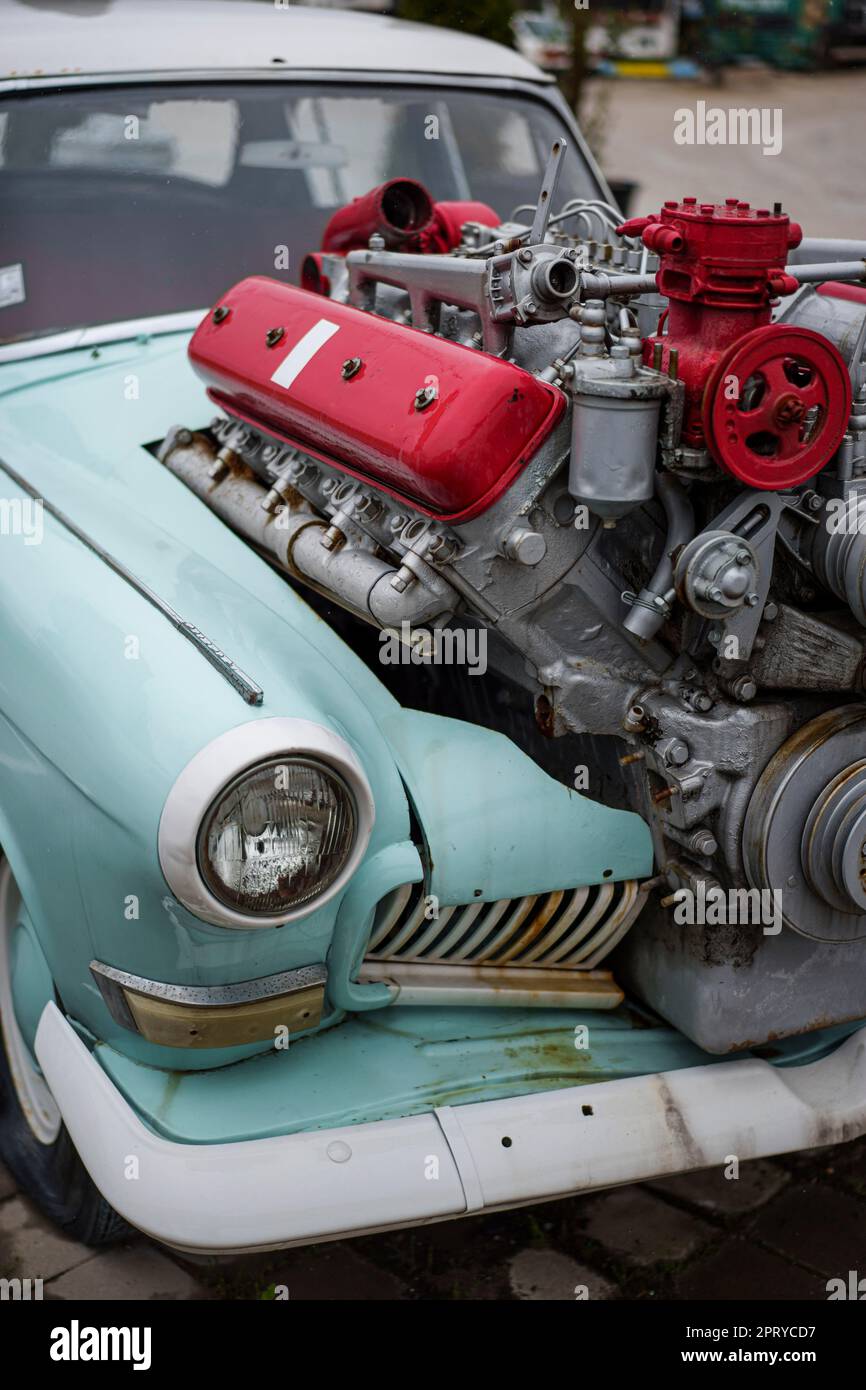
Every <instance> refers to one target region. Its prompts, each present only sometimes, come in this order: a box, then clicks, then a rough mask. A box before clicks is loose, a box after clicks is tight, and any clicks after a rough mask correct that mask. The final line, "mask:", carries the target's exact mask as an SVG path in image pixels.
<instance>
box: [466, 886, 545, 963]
mask: <svg viewBox="0 0 866 1390" xmlns="http://www.w3.org/2000/svg"><path fill="white" fill-rule="evenodd" d="M537 902H538V899H537V898H535V897H532V898H519V899H518V902H517V906H516V907H515V909H514V911H513V912H512V913H511V915H510V916H509V917H508V918H507V919H506V922H505V926H504V927H500V929H499V931H498V932H497V933H496V935H495V936H494V938H493V940H492V941H491V942H489V943H488V944H486V945H485V946H484V947H483V949H482V950H481V952H480V954H479V955H478V963H479V965H483V964H484V963H485V962H486V961H492V960H493V958H494V956H495V955H496V952H497V951H498V950H499V947H500V946H501V945H502V943H503V941H507V940H508V938H509V937H510V935H511V933H512V932H513V931H516V930H517V928H518V927H522V926H523V923H524V922H525V921H526V919H527V917H528V916H529V914H530V912H531V911H532V909H533V908H534V906H535V904H536V903H537Z"/></svg>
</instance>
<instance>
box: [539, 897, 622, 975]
mask: <svg viewBox="0 0 866 1390" xmlns="http://www.w3.org/2000/svg"><path fill="white" fill-rule="evenodd" d="M613 891H614V890H613V884H612V883H604V884H602V885H601V886H600V887H599V890H598V896H597V898H596V900H595V902H594V903H593V905H592V907H591V908H590V909H589V912H588V913H587V914H586V916H585V917H584V918H582V920H581V921H580V922H579V923H578V924H577V926H576V927H575V928H574V930H573V931H571V932H569V934H568V936H567V937H566V938H565V940H564V941H561V942H560V943H559V945H558V946H557V947H556V948H555V949H554V950H553V951H551V953H550V955H549V956H548V957H547V959H546V960H545V962H544V963H545V965H556V964H559V963H560V962H562V961H563V957H564V956H567V955H569V954H570V953H571V952H572V951H573V950H574V948H575V947H576V946H577V945H578V944H579V943H580V942H581V941H584V940H585V939H586V937H587V936H589V933H590V932H591V931H592V929H593V927H595V926H597V925H598V923H599V922H600V921H601V919H602V917H603V916H604V914H605V912H606V911H607V908H608V904H609V903H610V900H611V898H612V897H613Z"/></svg>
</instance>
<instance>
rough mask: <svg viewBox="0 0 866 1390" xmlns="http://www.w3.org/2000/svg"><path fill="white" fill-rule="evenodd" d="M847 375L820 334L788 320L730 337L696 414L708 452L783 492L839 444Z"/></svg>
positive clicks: (755, 482)
mask: <svg viewBox="0 0 866 1390" xmlns="http://www.w3.org/2000/svg"><path fill="white" fill-rule="evenodd" d="M850 414H851V378H850V377H849V375H848V369H847V367H846V366H845V363H844V361H843V359H842V357H841V355H840V354H839V352H838V351H837V350H836V348H835V347H834V346H833V344H832V343H830V342H828V341H827V339H826V338H823V337H821V335H820V334H819V333H813V332H812V331H811V329H808V328H793V327H788V326H787V325H786V324H767V325H765V326H764V327H762V328H755V329H753V330H752V331H751V332H750V333H746V334H745V335H744V336H743V337H742V338H739V339H738V340H737V341H736V342H734V343H732V344H731V345H730V347H729V348H728V349H727V350H726V351H725V352H724V353H723V354H722V356H721V357H720V358H719V360H718V362H717V364H716V366H715V369H714V370H713V373H712V375H711V376H710V378H709V380H708V381H707V385H706V389H705V391H704V396H703V402H702V406H701V418H702V421H703V426H704V433H705V435H706V440H707V444H708V446H709V450H710V453H711V454H712V455H713V457H714V458H715V459H716V461H717V462H718V463H720V464H722V466H723V467H724V468H726V469H727V470H728V472H729V473H733V474H734V477H736V478H739V479H740V481H741V482H743V483H745V484H746V485H747V487H754V488H763V489H764V490H766V491H774V492H775V491H784V490H785V489H786V488H791V487H796V486H797V485H798V484H799V483H804V482H805V481H806V480H807V478H812V477H814V476H815V474H816V473H817V472H819V470H820V469H822V468H823V467H824V465H825V464H826V463H828V462H829V461H830V459H831V458H832V456H833V454H834V453H835V452H836V450H837V449H838V447H839V444H840V442H841V439H842V435H843V434H844V432H845V429H846V427H847V424H848V417H849V415H850Z"/></svg>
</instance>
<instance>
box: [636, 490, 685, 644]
mask: <svg viewBox="0 0 866 1390" xmlns="http://www.w3.org/2000/svg"><path fill="white" fill-rule="evenodd" d="M656 495H657V496H658V498H659V501H660V502H661V504H662V506H663V507H664V509H665V515H666V516H667V522H668V530H667V535H666V537H665V543H664V549H663V550H662V553H661V557H660V559H659V562H658V564H657V565H656V568H655V572H654V574H653V576H652V579H651V580H650V581H649V583H648V584H647V586H646V588H645V589H642V590H641V592H640V593H639V594H638V595H637V598H636V599H635V600H634V603H633V605H632V608H631V611H630V612H629V615H628V617H627V618H626V620H625V622H624V624H623V626H624V627H625V629H626V631H628V632H630V633H632V634H633V636H635V637H640V638H641V639H642V640H643V641H645V642H646V641H648V640H649V639H650V638H651V637H654V636H655V635H656V633H657V632H658V630H659V628H660V627H661V625H662V623H663V622H664V621H665V619H666V618H667V617H669V616H670V599H671V595H672V593H673V587H674V567H673V561H672V560H671V553H672V552H673V551H674V550H676V549H677V548H678V547H679V546H681V545H685V544H686V542H687V541H690V540H691V539H692V537H693V536H694V534H695V514H694V510H693V508H692V504H691V502H690V501H689V499H688V495H687V493H686V491H685V489H684V487H683V485H682V483H680V482H679V481H678V480H677V479H676V478H674V477H672V476H671V474H670V473H658V474H657V475H656Z"/></svg>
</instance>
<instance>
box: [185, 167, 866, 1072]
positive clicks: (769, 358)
mask: <svg viewBox="0 0 866 1390" xmlns="http://www.w3.org/2000/svg"><path fill="white" fill-rule="evenodd" d="M561 157H562V144H561V142H560V143H559V144H558V145H557V146H554V150H553V153H552V156H551V161H550V165H549V167H548V170H547V173H546V175H545V182H544V187H543V189H542V195H541V197H540V198H539V202H538V208H537V210H536V212H535V216H534V220H533V224H532V226H531V227H530V226H527V225H525V223H522V222H518V221H510V222H509V221H506V222H502V221H500V220H499V218H498V216H497V214H496V213H494V212H493V210H492V209H489V208H486V207H485V206H484V205H479V204H471V205H466V206H461V205H456V204H439V205H436V204H434V203H433V201H432V200H431V199H430V198H429V196H428V195H427V194H426V193H425V192H424V190H423V189H420V188H419V186H418V185H414V184H412V182H411V181H410V180H402V181H392V184H391V185H386V186H384V187H383V189H380V190H374V191H373V192H372V193H371V194H370V195H368V196H367V197H366V198H365V199H360V200H357V201H356V203H354V204H352V205H350V207H349V208H347V209H344V210H342V211H341V212H340V213H338V214H336V215H335V218H334V219H332V225H331V226H330V227H329V229H328V230H327V231H326V234H325V238H324V241H323V248H322V249H321V250H320V251H318V252H314V253H311V255H310V256H309V257H308V258H307V263H306V264H305V267H304V273H303V284H304V285H305V286H306V288H302V289H295V288H292V287H287V286H283V285H279V284H276V283H274V282H270V281H267V280H263V279H253V280H246V281H243V282H241V283H240V284H239V285H237V286H235V287H234V288H233V289H232V290H230V291H229V292H228V293H227V294H226V295H225V296H224V297H223V299H222V300H221V301H220V302H219V304H218V305H217V306H215V308H214V310H213V311H212V313H211V314H209V315H208V317H207V318H206V319H205V320H204V321H203V323H202V324H201V325H200V327H199V328H198V330H197V331H196V333H195V335H194V337H193V339H192V343H191V346H190V359H191V362H192V364H193V367H194V368H195V370H196V371H197V372H198V373H199V375H200V376H201V377H202V378H203V380H204V381H205V382H206V384H207V388H208V393H209V395H210V398H211V400H212V401H213V402H214V404H215V405H217V406H218V408H219V410H220V412H221V413H220V415H219V416H218V417H217V418H216V419H215V420H214V421H213V422H212V424H211V425H210V426H209V427H207V428H201V427H199V428H198V430H197V431H193V430H191V429H189V428H178V429H175V430H173V431H172V432H171V434H170V435H169V436H168V437H167V438H166V440H165V441H164V443H163V446H162V448H161V451H160V456H161V458H162V459H163V461H164V462H165V463H166V465H167V466H168V467H170V468H172V469H173V470H174V471H175V472H177V473H178V474H179V476H181V477H182V478H183V479H184V480H185V481H186V482H187V483H188V484H189V485H190V486H191V487H193V488H194V489H195V490H196V491H197V492H199V494H200V495H201V496H202V497H204V498H205V499H206V500H207V502H208V504H209V505H210V506H212V507H213V508H214V510H216V511H217V512H218V513H219V514H220V515H222V516H223V517H224V518H225V519H226V520H227V521H229V523H230V524H231V525H233V526H234V527H235V528H236V529H237V530H238V531H240V532H241V534H243V535H245V536H246V537H247V538H248V539H249V540H250V541H251V542H252V543H254V544H256V545H257V546H258V547H259V548H260V549H262V550H263V551H266V552H268V553H270V554H271V555H274V556H276V558H277V560H278V562H279V563H280V564H281V565H282V566H283V568H284V569H285V570H286V571H287V573H289V574H291V575H293V576H294V577H295V578H296V579H299V580H301V581H302V582H303V583H305V584H308V585H310V586H312V587H313V588H314V589H316V590H318V591H319V592H320V593H323V594H325V595H327V596H329V597H333V598H336V599H337V601H338V602H339V603H340V604H341V605H342V606H343V607H345V608H347V609H349V610H350V611H351V612H353V613H355V614H356V615H357V616H359V617H361V618H363V619H364V620H365V621H367V622H369V623H374V624H376V625H378V626H379V627H381V628H386V629H389V630H396V631H398V632H399V633H401V634H402V635H403V637H404V638H405V640H407V641H409V642H410V643H413V644H416V643H417V644H423V643H424V642H425V641H429V637H430V634H429V629H430V627H431V626H450V627H452V628H455V627H456V628H460V627H464V628H476V629H481V630H483V631H484V633H485V634H486V639H487V642H488V650H489V662H490V665H491V666H492V667H494V669H495V670H497V671H498V672H499V673H500V674H501V675H502V676H503V677H504V678H507V679H508V680H509V681H510V682H513V683H516V684H517V685H519V686H521V687H522V688H523V689H525V690H526V691H527V692H528V694H529V696H530V697H531V699H532V702H533V705H534V714H535V719H536V722H537V725H538V727H539V729H540V731H541V733H543V734H545V735H547V736H553V737H556V736H560V735H568V734H576V735H583V736H590V737H591V739H593V740H595V741H596V742H597V746H598V748H599V750H600V755H601V750H602V748H606V749H610V748H613V749H615V750H616V752H617V754H618V756H619V764H620V768H621V772H620V776H621V779H622V799H623V802H624V804H630V805H631V806H632V808H633V809H635V810H637V811H639V812H640V813H641V814H642V815H643V816H644V817H645V818H646V819H647V821H648V822H649V824H650V826H651V828H652V831H653V836H654V841H655V847H656V857H657V867H658V878H657V880H656V885H657V886H658V888H659V892H660V894H661V897H662V904H661V905H659V904H658V903H654V905H653V909H652V912H653V913H654V918H653V920H654V922H656V925H655V926H653V928H652V929H651V930H650V929H648V930H647V931H646V933H644V935H643V937H642V939H641V940H638V938H639V937H640V935H641V934H640V932H638V933H635V932H633V933H632V934H631V936H630V938H628V941H627V942H626V945H625V946H624V947H623V948H621V949H622V950H623V951H628V952H631V955H630V957H629V956H628V955H627V956H626V957H625V958H624V959H625V966H624V968H625V970H626V973H627V974H628V975H629V976H630V978H631V980H632V981H633V983H634V985H635V988H636V989H637V990H638V992H640V993H642V994H643V995H644V997H645V998H647V999H648V1001H649V1002H650V1003H651V1004H653V1005H654V1006H655V1007H656V1008H658V1009H659V1010H660V1011H661V1012H662V1013H664V1014H665V1015H666V1016H667V1017H669V1018H672V1019H674V1021H677V1022H679V1023H680V1025H681V1026H684V1027H686V1029H687V1031H691V1033H692V1035H693V1036H696V1037H698V1039H699V1040H702V1041H704V1043H705V1045H708V1046H715V1047H717V1048H718V1050H724V1048H725V1047H726V1046H742V1045H746V1039H744V1038H734V1037H733V1032H732V1030H733V1028H734V1025H733V1024H732V1025H731V1036H728V1033H727V1032H726V1031H725V1029H726V1025H724V1024H722V1025H720V1026H719V1027H718V1028H716V1029H715V1031H713V1032H712V1041H710V1033H709V1032H708V1031H702V1024H701V1021H700V1017H699V1013H700V1010H696V1009H695V1007H694V1000H695V998H696V997H697V996H696V993H695V980H696V979H697V977H698V976H700V973H701V969H700V964H701V960H702V959H703V963H704V964H707V963H708V962H709V961H710V958H711V959H712V961H713V962H715V964H716V965H718V964H719V962H720V960H722V957H723V958H724V959H723V960H722V964H724V965H725V968H729V967H730V968H733V965H732V962H734V963H736V964H742V962H743V961H744V960H745V961H746V962H748V963H751V962H753V961H759V962H760V961H761V960H762V959H764V956H763V954H762V953H764V952H765V951H766V950H768V949H769V945H768V943H767V942H766V941H764V940H763V939H762V929H761V927H760V926H754V925H753V926H751V927H745V928H742V929H737V930H734V931H732V933H731V934H730V940H729V942H728V946H727V947H723V946H722V945H720V938H719V937H718V935H717V936H716V937H715V938H714V940H713V944H712V947H710V946H709V945H708V944H707V939H705V938H704V937H702V936H701V935H700V932H699V931H696V932H695V934H694V936H693V937H692V938H691V940H692V941H693V942H695V943H698V942H700V943H702V944H695V945H690V946H689V947H688V948H686V947H682V949H681V950H680V951H679V953H678V952H677V951H670V952H669V953H668V957H669V959H668V964H667V965H665V964H664V960H665V952H664V949H663V947H662V946H661V945H660V942H661V941H663V940H664V939H665V932H673V934H674V935H675V934H676V933H675V932H674V929H673V928H672V927H671V926H670V919H669V918H668V919H665V916H664V914H665V912H666V911H667V912H669V911H670V907H671V904H672V903H673V902H674V901H676V900H677V897H678V895H682V893H683V892H686V893H691V894H693V895H695V894H699V893H704V894H705V893H706V892H707V891H708V890H709V889H712V888H721V889H724V890H725V891H727V892H736V891H742V890H748V891H752V892H754V891H757V892H759V893H760V892H765V893H772V894H781V907H780V927H781V924H784V927H783V929H784V932H785V942H786V944H785V951H786V952H787V957H786V959H787V958H790V960H789V965H788V966H786V968H789V969H790V971H791V972H792V975H795V974H796V971H797V970H798V969H799V968H800V966H799V965H798V964H796V960H799V957H797V952H798V951H799V952H801V954H802V953H804V952H805V956H804V957H803V958H804V959H805V958H806V957H807V956H808V955H809V953H814V952H816V951H817V952H818V953H819V955H820V959H821V969H822V972H824V974H825V975H826V974H827V973H828V972H830V973H831V974H832V972H833V970H834V960H835V961H836V962H837V966H838V973H839V979H837V980H836V998H837V999H838V1000H840V1001H841V1002H838V1003H836V1004H835V1005H834V1010H835V1012H834V1014H833V1016H834V1017H852V1016H859V1014H861V1013H866V971H863V970H862V968H861V969H860V971H859V972H856V971H854V972H853V975H854V976H855V978H853V979H852V978H851V977H852V958H851V954H850V953H851V950H852V949H855V948H856V943H858V942H861V941H863V940H864V939H866V887H864V884H866V774H864V772H863V767H864V764H866V748H864V745H863V721H864V719H866V705H864V703H863V700H864V688H866V686H864V671H866V667H864V660H866V631H864V628H866V577H864V576H866V289H863V288H861V287H856V286H855V287H852V288H848V286H847V284H840V283H839V282H840V281H854V282H856V281H857V280H860V281H862V280H863V278H864V274H866V266H864V265H863V263H862V262H861V263H860V266H859V268H858V267H856V266H855V267H854V268H853V269H852V267H851V264H850V262H848V261H847V260H846V262H845V264H838V265H837V264H835V263H831V262H828V261H827V259H826V254H825V255H824V259H823V261H822V263H821V264H819V265H817V266H816V265H809V264H808V261H807V263H805V264H803V263H800V262H797V261H796V260H794V261H791V262H790V263H789V258H790V257H791V256H792V255H793V254H794V252H795V251H796V250H797V248H798V247H799V254H803V253H805V254H806V256H807V258H808V255H809V252H810V243H809V242H808V241H803V240H802V232H801V229H800V228H799V226H798V225H797V224H796V223H793V222H791V221H790V219H789V218H788V216H787V215H786V214H785V213H783V212H782V210H781V208H780V207H779V206H778V205H777V206H776V207H774V208H773V209H772V210H771V209H765V208H757V209H752V208H750V207H749V206H748V204H745V203H743V202H741V201H739V200H737V199H732V198H729V199H726V200H722V201H719V202H717V203H713V204H710V203H703V204H698V203H697V201H696V200H695V199H694V198H684V199H682V200H681V201H674V200H671V201H669V202H667V203H666V204H665V206H664V208H663V209H662V210H661V212H660V213H659V214H658V215H656V216H653V217H646V218H639V219H633V220H631V221H629V222H626V223H622V222H621V221H620V219H619V217H618V215H617V214H616V211H615V209H612V208H610V207H608V206H607V205H604V204H601V203H598V202H587V203H579V204H567V205H566V206H565V207H564V208H562V209H561V210H560V211H559V212H558V213H557V214H556V215H555V216H553V215H552V214H551V209H552V207H553V206H554V203H553V198H554V194H555V186H556V175H557V171H558V166H559V161H560V160H561ZM394 182H397V183H399V184H400V187H399V188H397V189H396V190H395V188H394V186H393V183H394ZM815 245H816V246H824V247H826V246H827V243H826V242H825V243H815ZM864 254H866V248H864ZM200 424H201V422H199V425H200ZM861 754H862V755H864V756H862V757H861V756H860V755H861ZM587 790H588V791H589V794H590V795H592V794H593V789H592V786H591V785H590V787H589V788H588V789H587ZM650 897H651V894H650V893H647V898H648V900H649V898H650ZM666 922H667V925H666ZM792 933H793V934H796V938H799V939H800V944H799V945H797V944H796V938H794V939H792V938H791V934H792ZM834 948H838V955H837V956H836V957H834V955H833V951H834ZM773 949H774V950H776V951H777V956H778V950H777V948H775V947H774V948H773ZM864 949H866V948H864ZM720 951H721V953H722V956H721V957H720V956H719V952H720ZM702 952H703V957H702V955H701V953H702ZM725 952H727V954H725ZM795 958H796V960H795ZM688 961H690V962H691V963H688ZM790 961H795V963H794V964H791V963H790ZM771 968H772V967H771V966H770V965H768V966H767V969H768V970H769V969H771ZM757 975H758V976H760V971H758V972H757ZM754 976H755V972H754V971H753V977H754ZM843 977H846V979H847V983H845V984H844V985H842V986H840V980H842V978H843ZM678 981H679V982H680V983H679V984H678ZM684 981H687V982H688V992H689V1000H690V1002H689V1003H688V1005H686V1004H684V1003H683V991H684V990H685V989H686V985H685V984H682V982H684ZM681 984H682V988H680V985H681ZM840 988H841V993H840ZM797 998H798V1002H797V1004H796V1005H795V1006H792V1005H791V1002H790V999H788V1000H786V1002H785V1006H784V1009H782V1007H781V1005H780V1006H779V1010H778V1011H777V1012H778V1013H779V1017H781V1015H782V1013H784V1021H783V1022H781V1023H779V1025H778V1027H777V1028H776V1029H775V1031H777V1032H780V1033H784V1032H785V1031H797V1030H798V1029H803V1028H805V1027H817V1026H819V1024H821V1023H826V1022H828V1021H831V1020H830V1019H829V1018H828V1017H827V1009H826V1007H825V1006H824V1004H823V1003H821V1001H820V1000H818V999H813V998H811V997H809V996H808V992H806V991H804V990H802V987H800V994H798V996H797ZM822 1009H823V1013H822V1012H821V1010H822ZM756 1011H758V1010H757V1006H756ZM686 1020H690V1022H689V1021H686ZM762 1030H763V1032H762ZM772 1031H774V1022H773V1010H772V1009H770V1010H768V1011H767V1016H766V1019H765V1020H764V1021H763V1022H758V1024H757V1027H756V1029H753V1033H754V1034H757V1033H761V1034H762V1035H766V1036H769V1034H770V1033H771V1032H772ZM754 1040H755V1037H754V1036H752V1037H750V1038H749V1039H748V1041H750V1042H753V1041H754Z"/></svg>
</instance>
